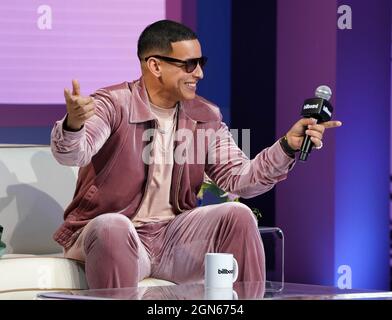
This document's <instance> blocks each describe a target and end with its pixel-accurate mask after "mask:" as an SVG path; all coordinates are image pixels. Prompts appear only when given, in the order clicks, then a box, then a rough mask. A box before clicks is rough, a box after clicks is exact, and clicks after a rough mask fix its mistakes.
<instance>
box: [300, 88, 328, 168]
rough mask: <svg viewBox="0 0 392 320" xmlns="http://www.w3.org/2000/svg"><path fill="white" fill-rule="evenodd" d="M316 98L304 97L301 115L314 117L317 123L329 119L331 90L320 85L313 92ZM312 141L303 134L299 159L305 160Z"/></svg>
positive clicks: (310, 149)
mask: <svg viewBox="0 0 392 320" xmlns="http://www.w3.org/2000/svg"><path fill="white" fill-rule="evenodd" d="M315 95H316V98H311V99H306V100H305V102H304V105H303V106H302V111H301V115H302V116H303V117H304V118H314V119H316V120H317V123H322V122H326V121H329V120H331V118H332V111H333V107H332V105H331V104H330V103H329V99H330V98H331V95H332V91H331V89H330V88H329V87H328V86H320V87H318V88H317V89H316V92H315ZM312 148H313V142H312V140H310V137H309V136H308V135H306V136H305V138H304V141H303V142H302V146H301V150H300V151H301V153H300V155H299V160H301V161H306V159H307V158H308V155H309V153H310V152H311V151H312Z"/></svg>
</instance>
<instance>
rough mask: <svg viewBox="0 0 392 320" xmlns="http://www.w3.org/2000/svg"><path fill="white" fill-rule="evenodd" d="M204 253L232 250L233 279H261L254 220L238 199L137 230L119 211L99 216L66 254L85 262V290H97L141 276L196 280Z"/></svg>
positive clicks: (123, 284) (261, 260)
mask: <svg viewBox="0 0 392 320" xmlns="http://www.w3.org/2000/svg"><path fill="white" fill-rule="evenodd" d="M207 252H226V253H232V254H233V255H234V257H235V258H236V259H237V261H238V265H239V274H238V280H237V281H265V258H264V248H263V243H262V241H261V238H260V234H259V231H258V228H257V222H256V219H255V217H254V214H253V213H252V211H251V210H250V209H249V208H248V207H247V206H246V205H244V204H241V203H238V202H226V203H222V204H215V205H208V206H203V207H198V208H195V209H192V210H189V211H185V212H183V213H181V214H180V215H178V216H176V217H175V218H174V219H173V220H170V221H166V222H158V223H148V224H145V225H143V226H140V227H137V228H135V227H134V226H133V224H132V222H131V221H130V220H129V218H127V217H126V216H124V215H122V214H118V213H108V214H103V215H100V216H98V217H96V218H94V219H93V220H91V221H90V222H89V223H88V224H87V225H86V226H85V227H84V229H83V231H82V232H81V234H80V235H79V237H78V239H77V240H76V241H75V243H74V244H73V246H72V247H71V248H70V249H68V250H67V251H66V252H65V256H66V257H67V258H73V259H77V260H81V261H85V268H86V277H87V282H88V285H89V288H91V289H98V288H122V287H132V286H137V284H138V282H139V281H140V280H142V279H144V278H146V277H153V278H159V279H165V280H168V281H172V282H175V283H178V284H180V283H192V282H200V281H202V280H203V279H204V256H205V254H206V253H207Z"/></svg>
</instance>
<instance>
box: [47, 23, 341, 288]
mask: <svg viewBox="0 0 392 320" xmlns="http://www.w3.org/2000/svg"><path fill="white" fill-rule="evenodd" d="M138 56H139V59H140V63H141V69H142V77H141V78H140V79H139V80H137V81H134V82H132V83H127V82H124V83H122V84H118V85H114V86H111V87H108V88H104V89H100V90H98V91H97V92H96V93H95V94H93V95H92V96H91V97H84V96H82V95H81V93H80V87H79V83H78V82H77V81H76V80H74V81H73V82H72V85H73V90H72V92H70V91H69V90H67V89H65V91H64V94H65V100H66V105H67V115H66V116H65V118H64V119H63V120H61V121H58V122H56V124H55V126H54V128H53V131H52V141H51V146H52V150H53V154H54V156H55V157H56V159H57V160H58V161H59V162H60V163H62V164H64V165H72V166H79V167H80V170H79V178H78V181H77V186H76V191H75V195H74V198H73V201H72V202H71V204H70V205H69V206H68V208H67V209H66V211H65V214H64V217H65V221H64V224H63V225H62V226H61V227H60V228H59V229H58V230H57V231H56V233H55V235H54V239H55V240H56V241H57V242H58V243H60V244H61V245H62V246H63V247H64V249H65V256H66V257H69V258H74V259H78V260H82V261H85V263H86V264H85V266H86V276H87V281H88V285H89V287H90V288H112V287H127V286H136V285H137V283H138V281H140V280H142V279H143V278H145V277H149V276H151V277H156V278H161V279H166V280H169V281H173V282H176V283H187V282H197V281H200V280H202V279H203V273H204V269H203V264H204V255H205V253H206V252H229V253H233V254H234V256H235V258H236V259H237V261H238V263H239V276H238V280H239V281H264V279H265V266H264V265H265V261H264V249H263V244H262V241H261V239H260V236H259V232H258V228H257V222H256V219H255V217H254V215H253V213H252V211H251V210H250V209H249V208H248V207H247V206H245V205H243V204H240V203H236V202H233V203H224V204H218V205H210V206H204V207H196V204H197V201H196V195H197V193H198V191H199V189H200V186H201V184H202V182H203V178H204V174H205V173H206V174H207V176H208V177H209V178H211V179H212V180H213V181H215V182H216V183H217V184H218V185H219V186H220V187H221V188H222V189H224V190H225V191H228V192H231V193H235V194H237V195H240V196H242V197H253V196H256V195H259V194H262V193H264V192H266V191H268V190H269V189H271V188H272V187H273V186H274V185H275V183H277V182H278V181H280V180H282V179H285V178H286V176H287V173H288V171H289V169H290V168H291V167H292V165H293V164H294V161H295V160H294V152H295V150H298V149H299V148H300V145H301V142H302V140H303V138H304V135H305V133H306V134H308V135H310V136H311V139H312V141H313V142H314V144H315V146H316V147H319V146H321V144H322V142H321V140H322V137H323V133H324V130H325V128H328V127H336V126H339V125H340V124H341V123H340V122H335V121H331V122H327V123H324V124H322V125H317V124H315V121H314V120H313V119H301V120H299V121H298V122H297V123H296V124H295V125H294V126H293V127H292V128H291V129H290V130H289V131H288V132H287V134H286V135H285V137H284V139H280V141H277V142H276V143H275V144H274V145H273V146H271V147H270V148H267V149H265V150H263V151H261V152H260V153H259V154H258V155H257V156H256V158H255V159H253V160H249V159H247V158H246V156H245V155H244V154H243V153H242V151H241V150H240V149H239V148H238V147H237V146H236V144H235V142H234V141H233V139H232V138H231V136H230V133H229V131H228V128H227V126H226V125H225V124H224V123H223V122H222V116H221V113H220V112H219V109H218V108H217V107H216V106H214V105H213V104H212V103H210V102H208V101H206V100H205V99H203V98H201V97H199V96H197V95H196V94H195V92H196V88H197V83H198V81H199V80H201V79H202V78H203V70H202V68H203V66H204V64H205V63H206V58H205V57H203V56H202V51H201V47H200V43H199V41H198V40H197V37H196V35H195V34H194V33H193V32H192V31H191V30H190V29H188V28H187V27H185V26H183V25H181V24H179V23H176V22H173V21H168V20H163V21H158V22H156V23H154V24H152V25H150V26H148V27H147V28H146V29H145V30H144V31H143V32H142V34H141V35H140V38H139V41H138ZM306 127H307V130H306V131H305V128H306ZM200 132H202V133H204V134H205V135H204V136H203V135H200V134H199V133H200ZM184 135H185V139H184ZM214 137H218V138H219V139H215V138H214ZM184 146H185V147H184ZM190 154H193V156H194V157H196V158H197V159H198V161H189V155H190ZM184 159H185V161H184ZM173 160H174V161H173ZM205 160H207V161H205Z"/></svg>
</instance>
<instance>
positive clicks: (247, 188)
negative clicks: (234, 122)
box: [206, 122, 295, 198]
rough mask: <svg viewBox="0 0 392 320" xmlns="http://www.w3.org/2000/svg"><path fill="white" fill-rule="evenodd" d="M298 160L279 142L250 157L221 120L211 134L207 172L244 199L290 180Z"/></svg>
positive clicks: (228, 190)
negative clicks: (289, 154) (282, 181)
mask: <svg viewBox="0 0 392 320" xmlns="http://www.w3.org/2000/svg"><path fill="white" fill-rule="evenodd" d="M294 163H295V159H293V158H291V157H289V156H288V155H287V154H286V153H285V152H284V151H283V149H282V147H281V146H280V143H279V141H277V142H275V143H274V144H273V145H272V146H271V147H269V148H266V149H264V150H262V151H261V152H260V153H259V154H257V156H256V157H255V158H254V159H252V160H250V159H249V158H248V157H247V156H246V155H245V154H244V152H242V150H241V149H240V148H239V147H238V146H237V144H236V143H235V141H234V139H233V137H232V134H231V133H230V131H229V129H228V128H227V126H226V124H225V123H223V122H221V124H220V127H219V129H218V130H217V132H216V134H215V137H213V138H211V137H209V144H208V156H207V165H206V174H207V175H208V177H209V178H211V180H213V181H214V182H215V183H216V184H217V185H218V186H219V187H220V188H221V189H223V190H224V191H226V192H230V193H233V194H236V195H238V196H240V197H243V198H252V197H255V196H257V195H260V194H262V193H265V192H267V191H268V190H270V189H272V188H273V187H274V186H275V184H276V183H277V182H279V181H281V180H284V179H286V177H287V174H288V172H289V171H290V170H291V169H292V167H293V166H294Z"/></svg>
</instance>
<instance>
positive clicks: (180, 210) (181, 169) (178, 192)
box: [175, 122, 196, 212]
mask: <svg viewBox="0 0 392 320" xmlns="http://www.w3.org/2000/svg"><path fill="white" fill-rule="evenodd" d="M195 129H196V122H194V123H193V128H192V132H194V131H195ZM187 147H188V146H187ZM185 150H186V149H185ZM184 165H185V164H182V165H181V168H180V172H179V174H178V178H177V190H176V197H175V199H176V205H177V210H178V211H179V212H184V211H185V210H182V209H181V208H180V204H179V200H178V198H179V194H180V181H181V176H182V171H183V170H184Z"/></svg>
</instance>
